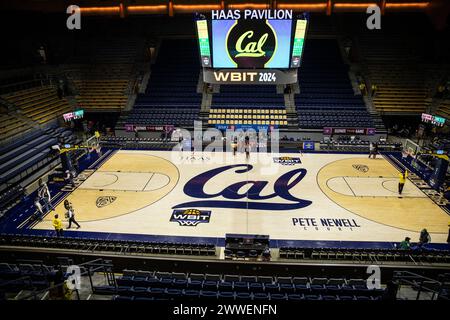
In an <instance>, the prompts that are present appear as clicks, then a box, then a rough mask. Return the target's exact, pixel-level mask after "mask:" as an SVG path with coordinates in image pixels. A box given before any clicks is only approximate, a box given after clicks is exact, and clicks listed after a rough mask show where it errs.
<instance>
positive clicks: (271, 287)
mask: <svg viewBox="0 0 450 320" xmlns="http://www.w3.org/2000/svg"><path fill="white" fill-rule="evenodd" d="M264 291H265V292H267V293H279V292H280V287H279V286H278V284H277V283H265V284H264Z"/></svg>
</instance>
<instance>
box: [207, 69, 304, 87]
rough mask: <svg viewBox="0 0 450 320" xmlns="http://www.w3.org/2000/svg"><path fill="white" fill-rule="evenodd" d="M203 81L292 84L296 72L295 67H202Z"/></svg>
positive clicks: (215, 82) (294, 81)
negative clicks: (285, 68) (213, 68)
mask: <svg viewBox="0 0 450 320" xmlns="http://www.w3.org/2000/svg"><path fill="white" fill-rule="evenodd" d="M203 81H204V82H206V83H214V84H272V85H273V84H292V83H296V82H297V72H296V71H295V69H292V70H277V69H273V70H264V69H241V70H239V69H235V70H229V69H219V70H211V69H209V70H208V69H204V70H203Z"/></svg>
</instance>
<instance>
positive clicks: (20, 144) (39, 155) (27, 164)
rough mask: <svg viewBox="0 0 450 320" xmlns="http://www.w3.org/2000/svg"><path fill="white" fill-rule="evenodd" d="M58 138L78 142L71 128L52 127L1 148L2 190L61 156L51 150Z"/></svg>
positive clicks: (0, 170) (36, 131) (0, 183)
mask: <svg viewBox="0 0 450 320" xmlns="http://www.w3.org/2000/svg"><path fill="white" fill-rule="evenodd" d="M58 139H62V141H64V143H75V142H76V138H75V137H73V136H72V133H71V131H70V130H67V129H62V128H57V129H55V128H51V129H47V130H46V131H42V130H34V131H32V132H30V133H29V134H26V135H25V136H24V137H22V138H20V139H15V140H14V141H13V142H12V143H9V144H7V145H5V146H3V147H2V148H0V163H1V164H0V191H3V190H5V189H6V188H8V187H9V185H10V184H16V183H19V182H20V181H22V180H24V179H25V178H26V177H28V176H29V175H31V174H32V173H33V172H35V171H37V170H39V169H40V168H42V167H44V166H45V165H47V164H49V163H50V162H52V161H53V160H55V159H57V158H59V157H58V155H56V156H55V155H54V154H53V155H52V150H51V146H52V145H54V144H56V143H57V142H58Z"/></svg>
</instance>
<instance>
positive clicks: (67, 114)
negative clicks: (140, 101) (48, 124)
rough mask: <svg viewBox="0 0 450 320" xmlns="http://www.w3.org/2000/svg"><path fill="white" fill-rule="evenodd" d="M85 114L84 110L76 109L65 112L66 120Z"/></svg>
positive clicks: (79, 117)
mask: <svg viewBox="0 0 450 320" xmlns="http://www.w3.org/2000/svg"><path fill="white" fill-rule="evenodd" d="M83 116H84V110H76V111H74V112H69V113H65V114H63V118H64V121H66V122H67V121H70V120H77V119H81V118H83Z"/></svg>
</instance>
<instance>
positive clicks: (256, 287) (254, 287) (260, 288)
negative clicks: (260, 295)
mask: <svg viewBox="0 0 450 320" xmlns="http://www.w3.org/2000/svg"><path fill="white" fill-rule="evenodd" d="M248 287H249V291H250V292H253V293H257V292H264V285H263V284H262V283H259V282H252V283H249V284H248Z"/></svg>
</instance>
